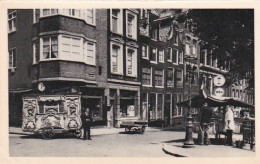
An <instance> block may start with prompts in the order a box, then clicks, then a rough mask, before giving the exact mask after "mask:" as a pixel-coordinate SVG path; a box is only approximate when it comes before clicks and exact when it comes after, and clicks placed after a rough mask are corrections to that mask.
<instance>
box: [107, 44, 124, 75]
mask: <svg viewBox="0 0 260 164" xmlns="http://www.w3.org/2000/svg"><path fill="white" fill-rule="evenodd" d="M113 45H115V46H117V47H119V48H120V49H119V56H118V70H119V71H118V72H114V71H113V68H112V60H111V59H112V55H113ZM110 72H111V74H117V75H123V45H122V44H120V43H117V42H110Z"/></svg>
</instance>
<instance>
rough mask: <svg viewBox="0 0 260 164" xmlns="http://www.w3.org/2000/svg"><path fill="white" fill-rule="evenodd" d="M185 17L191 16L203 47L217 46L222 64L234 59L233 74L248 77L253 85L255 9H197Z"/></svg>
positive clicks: (231, 70) (217, 54) (210, 48)
mask: <svg viewBox="0 0 260 164" xmlns="http://www.w3.org/2000/svg"><path fill="white" fill-rule="evenodd" d="M185 17H186V18H185V20H191V24H192V30H193V32H194V33H195V34H196V35H197V36H198V37H199V38H200V39H201V40H202V48H205V49H209V50H213V51H212V53H213V56H217V57H218V58H220V59H221V61H222V62H221V61H220V62H219V64H220V65H223V64H224V62H223V61H230V63H231V64H230V71H229V75H230V78H231V79H233V80H234V81H235V80H239V79H243V78H247V79H248V82H249V83H250V86H251V87H253V86H254V10H252V9H193V10H189V11H188V13H187V15H186V16H185ZM180 19H183V18H180ZM183 20H184V19H183Z"/></svg>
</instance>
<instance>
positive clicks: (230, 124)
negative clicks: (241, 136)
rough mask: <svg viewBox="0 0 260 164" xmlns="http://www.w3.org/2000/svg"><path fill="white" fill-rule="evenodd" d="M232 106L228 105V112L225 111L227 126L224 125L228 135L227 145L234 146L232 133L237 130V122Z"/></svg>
mask: <svg viewBox="0 0 260 164" xmlns="http://www.w3.org/2000/svg"><path fill="white" fill-rule="evenodd" d="M232 108H234V107H231V106H230V105H227V106H226V113H225V126H224V130H223V131H224V132H226V136H227V145H230V146H232V134H233V131H234V130H235V123H234V112H233V111H232Z"/></svg>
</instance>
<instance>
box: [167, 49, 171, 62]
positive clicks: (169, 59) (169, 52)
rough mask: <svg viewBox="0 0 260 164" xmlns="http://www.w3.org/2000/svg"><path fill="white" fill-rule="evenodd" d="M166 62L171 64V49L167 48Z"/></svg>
mask: <svg viewBox="0 0 260 164" xmlns="http://www.w3.org/2000/svg"><path fill="white" fill-rule="evenodd" d="M167 61H169V62H172V48H170V47H169V48H168V52H167Z"/></svg>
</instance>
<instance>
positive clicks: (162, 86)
mask: <svg viewBox="0 0 260 164" xmlns="http://www.w3.org/2000/svg"><path fill="white" fill-rule="evenodd" d="M158 70H160V69H158ZM155 71H156V70H155ZM161 71H162V85H161V86H160V85H156V83H155V82H154V86H155V87H156V88H164V69H161ZM155 76H156V74H155V72H154V79H155Z"/></svg>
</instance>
